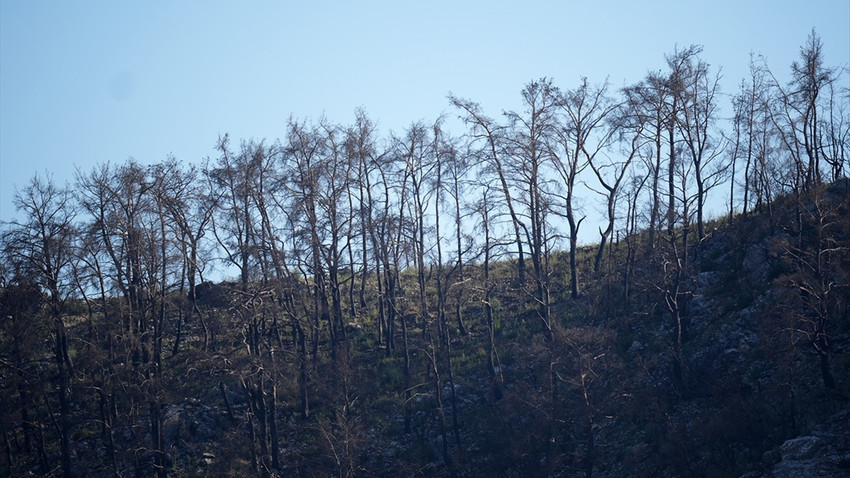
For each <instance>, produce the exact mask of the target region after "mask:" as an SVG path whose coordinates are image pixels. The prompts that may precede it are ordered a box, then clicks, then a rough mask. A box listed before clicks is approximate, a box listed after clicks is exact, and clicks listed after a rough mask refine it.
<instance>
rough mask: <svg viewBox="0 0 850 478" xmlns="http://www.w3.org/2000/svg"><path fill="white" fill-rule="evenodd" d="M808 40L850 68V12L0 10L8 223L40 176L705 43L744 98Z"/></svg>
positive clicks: (402, 6)
mask: <svg viewBox="0 0 850 478" xmlns="http://www.w3.org/2000/svg"><path fill="white" fill-rule="evenodd" d="M812 28H815V29H816V30H817V32H818V34H819V35H820V36H821V38H822V40H823V43H824V51H825V56H826V61H827V63H828V65H831V66H839V65H847V64H848V63H850V2H848V0H817V1H813V2H799V1H793V2H792V1H787V0H779V1H777V0H773V1H747V0H735V1H726V0H723V1H711V2H706V1H704V0H701V1H685V0H679V1H666V2H653V1H645V2H639V1H634V0H632V1H590V0H586V1H583V2H575V1H535V0H530V1H529V0H524V1H522V2H520V1H514V2H500V1H494V0H489V1H461V0H454V1H442V0H439V1H435V0H432V1H428V2H407V1H386V2H377V1H358V2H354V1H309V2H307V1H303V2H295V1H268V2H260V1H245V2H234V1H227V2H224V1H180V2H170V1H169V2H165V1H149V2H123V1H122V2H116V1H100V2H95V1H83V2H71V1H62V2H60V1H56V2H35V1H25V0H0V220H8V219H10V218H11V217H12V215H13V214H14V209H13V206H12V194H13V191H14V188H15V187H16V186H17V187H19V188H20V187H23V186H24V185H25V184H26V183H27V181H28V180H29V178H31V177H32V176H33V174H35V173H36V172H39V173H40V174H43V173H44V172H45V171H49V172H51V173H52V174H53V176H54V179H55V180H56V181H58V182H60V183H63V182H66V181H67V182H70V183H72V182H73V181H74V171H75V168H77V167H78V168H81V169H83V170H85V171H88V170H89V169H91V168H92V167H93V166H94V165H95V164H98V163H101V162H106V161H113V162H121V161H124V160H125V159H127V158H128V157H131V156H132V157H134V158H136V159H137V160H138V161H140V162H142V163H150V162H156V161H161V160H163V159H165V158H166V157H167V155H168V154H173V155H174V156H175V157H177V159H179V160H182V161H184V162H195V161H200V160H201V159H202V158H204V157H206V156H214V155H215V152H214V150H213V146H214V145H215V142H216V139H217V138H218V136H219V134H223V133H230V135H231V137H233V138H237V139H239V138H256V139H262V138H268V139H269V140H272V139H274V138H278V137H280V136H281V135H282V132H283V131H284V125H285V122H286V120H287V118H288V117H289V116H290V115H294V116H295V117H298V118H305V117H310V118H317V117H319V116H321V115H323V114H324V115H325V116H326V117H327V118H328V119H330V120H332V121H336V122H341V123H347V122H350V121H351V120H352V119H353V117H354V110H355V109H356V108H357V107H363V108H365V110H366V111H367V112H368V113H369V115H370V116H371V117H372V118H373V119H375V120H377V121H378V123H379V127H380V128H381V131H382V133H384V135H386V133H388V132H389V131H390V130H393V131H401V130H402V129H403V128H404V127H405V126H407V125H408V124H409V123H410V122H412V121H416V120H418V119H426V120H433V119H435V118H436V117H437V116H438V115H439V114H440V113H442V112H452V111H451V109H450V108H449V105H448V103H447V101H446V95H447V94H448V93H449V92H453V93H454V94H456V95H458V96H462V97H467V98H471V99H473V100H475V101H477V102H479V103H481V104H482V106H483V107H484V108H485V109H486V110H487V111H488V112H489V113H491V114H492V115H498V114H499V112H500V111H502V110H506V109H514V108H517V107H518V102H519V92H520V90H521V89H522V87H523V86H524V84H525V83H527V82H528V81H529V80H532V79H536V78H540V77H543V76H547V77H551V78H553V79H554V81H555V83H556V84H557V85H558V86H560V87H561V88H572V87H574V86H576V85H577V83H578V81H579V78H580V77H581V76H587V77H588V78H589V79H590V80H591V82H594V83H595V82H602V81H604V80H605V78H606V77H607V78H609V79H610V82H611V83H612V84H613V85H614V86H622V85H624V84H626V83H633V82H636V81H638V80H640V79H641V78H642V77H643V76H644V75H645V73H646V72H647V71H650V70H658V69H661V68H662V67H663V64H664V54H665V53H669V52H671V51H672V50H673V49H674V48H675V47H676V46H677V45H678V46H679V47H682V46H688V45H690V44H701V45H703V46H704V52H703V58H704V59H705V60H706V61H708V62H709V63H710V64H711V65H712V66H713V67H722V68H723V73H724V80H723V81H722V85H723V88H724V90H725V91H726V92H734V90H735V89H736V87H737V84H738V83H739V82H740V80H741V78H742V77H744V76H745V75H746V74H747V66H748V62H749V54H750V52H751V51H752V52H756V53H762V54H764V55H765V56H766V57H767V58H768V63H769V65H770V67H771V69H772V70H773V71H774V72H775V73H776V74H777V76H778V77H780V78H782V79H784V78H787V73H788V70H789V66H790V64H791V62H792V61H793V60H794V59H796V57H797V54H798V52H799V47H800V45H802V44H803V43H804V42H805V40H806V37H807V35H808V34H809V32H810V31H811V29H812ZM844 78H845V79H846V78H847V76H845V77H844ZM453 132H454V133H455V134H460V133H461V131H453Z"/></svg>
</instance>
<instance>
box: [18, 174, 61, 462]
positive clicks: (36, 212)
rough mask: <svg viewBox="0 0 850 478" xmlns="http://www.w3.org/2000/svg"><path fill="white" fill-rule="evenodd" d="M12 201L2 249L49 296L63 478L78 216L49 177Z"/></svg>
mask: <svg viewBox="0 0 850 478" xmlns="http://www.w3.org/2000/svg"><path fill="white" fill-rule="evenodd" d="M13 202H14V204H15V208H16V209H17V210H18V211H19V212H20V213H21V214H22V219H21V220H14V221H12V222H11V223H10V228H9V230H8V231H7V232H6V234H5V235H4V238H3V242H4V245H5V250H4V252H5V253H6V254H7V255H8V256H9V258H11V260H12V261H14V262H16V263H17V264H19V266H20V267H22V268H24V269H28V270H29V271H30V274H31V276H32V277H33V279H34V280H35V281H36V283H37V284H38V286H39V287H40V288H42V290H44V291H45V292H46V294H47V305H48V310H49V314H50V318H51V320H52V322H53V355H54V358H55V360H54V362H55V364H56V379H55V380H56V382H55V387H56V390H57V395H58V401H59V415H58V430H57V431H58V434H59V450H60V455H61V461H60V465H61V470H62V476H65V477H70V476H73V471H72V468H71V437H70V435H71V405H70V403H69V391H70V390H69V388H70V379H71V376H72V375H73V373H74V367H73V363H72V362H71V355H70V353H69V347H68V334H67V331H66V328H65V317H64V314H65V307H64V304H65V300H66V298H67V295H68V293H69V289H70V287H71V281H70V275H69V271H70V270H71V261H72V259H73V254H72V247H73V242H74V237H75V232H74V231H75V227H74V218H75V216H76V214H77V211H76V208H75V205H74V203H73V198H72V195H71V191H70V189H69V188H67V187H64V188H63V187H60V186H57V185H56V184H55V183H54V182H53V179H52V178H51V177H50V176H48V177H47V178H41V177H39V176H38V175H36V176H34V177H33V178H32V179H31V180H30V182H29V184H27V186H26V187H24V189H23V190H22V191H17V192H16V193H15V195H14V198H13Z"/></svg>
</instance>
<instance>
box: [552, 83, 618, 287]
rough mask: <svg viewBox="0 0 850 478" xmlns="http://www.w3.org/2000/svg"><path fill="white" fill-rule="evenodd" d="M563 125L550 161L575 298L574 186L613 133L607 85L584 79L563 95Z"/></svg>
mask: <svg viewBox="0 0 850 478" xmlns="http://www.w3.org/2000/svg"><path fill="white" fill-rule="evenodd" d="M561 105H562V110H563V115H564V116H563V122H562V123H561V125H560V128H559V130H558V148H557V150H554V148H553V158H554V161H555V167H556V169H557V171H558V175H559V176H560V178H561V181H562V183H563V184H562V186H563V196H562V200H563V203H564V213H563V214H564V216H565V217H566V218H567V225H568V226H569V242H570V251H569V255H570V294H571V295H572V297H573V298H577V297H578V294H579V289H580V288H579V271H578V260H577V256H576V254H577V253H578V233H579V228H580V227H581V222H582V221H583V220H584V217H579V211H578V209H577V204H576V203H577V197H576V186H577V181H578V176H579V174H580V173H581V172H582V171H583V170H584V169H585V168H586V167H587V165H588V164H589V163H590V162H592V161H593V160H594V158H596V156H597V155H598V154H599V153H600V152H601V151H602V150H603V149H604V148H605V147H606V146H607V145H608V144H609V142H610V141H611V138H612V135H613V132H614V130H613V129H610V128H608V129H606V128H605V126H606V120H607V118H608V117H609V115H611V114H612V113H613V112H614V111H615V109H616V104H615V103H614V102H613V101H612V100H611V98H610V97H609V96H608V84H607V83H605V84H602V85H600V86H593V85H591V84H590V83H589V82H588V81H587V78H582V80H581V84H580V85H579V86H578V87H576V88H575V89H572V90H569V91H566V92H564V97H563V100H562V102H561Z"/></svg>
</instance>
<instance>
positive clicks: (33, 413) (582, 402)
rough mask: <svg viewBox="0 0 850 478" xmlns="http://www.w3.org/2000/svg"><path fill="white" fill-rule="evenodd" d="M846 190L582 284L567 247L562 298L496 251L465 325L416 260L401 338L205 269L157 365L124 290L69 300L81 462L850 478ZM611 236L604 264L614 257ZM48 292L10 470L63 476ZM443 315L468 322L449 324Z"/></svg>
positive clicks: (11, 415)
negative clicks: (423, 288) (423, 280)
mask: <svg viewBox="0 0 850 478" xmlns="http://www.w3.org/2000/svg"><path fill="white" fill-rule="evenodd" d="M848 201H850V195H848V190H847V183H846V182H844V183H841V184H838V185H834V186H832V187H830V188H827V189H823V190H821V191H818V192H817V193H816V194H813V195H811V196H807V200H806V201H805V202H802V201H799V202H798V201H792V200H790V199H786V200H784V201H780V202H776V203H774V204H772V205H771V206H770V208H765V209H764V210H763V211H761V212H759V213H754V214H750V215H748V216H747V217H736V218H735V219H734V220H733V221H732V222H731V223H730V222H725V221H718V222H716V223H715V224H712V225H711V227H709V228H708V231H709V232H708V233H707V234H706V237H705V238H703V239H702V240H698V239H697V238H695V237H693V231H691V233H690V235H689V236H688V237H689V242H688V243H687V244H685V243H684V242H683V240H684V237H685V234H684V233H683V231H671V232H668V233H665V234H666V236H665V238H664V239H661V240H659V241H658V242H657V244H647V242H646V241H647V238H646V236H645V235H641V236H639V237H632V238H629V240H628V241H624V240H621V241H619V242H618V243H616V244H613V245H612V247H611V251H610V253H609V256H608V259H607V260H606V262H605V265H604V267H603V268H601V269H600V271H599V272H597V273H593V274H588V276H587V277H585V287H584V290H583V291H582V294H581V295H580V297H579V298H578V299H570V298H569V294H568V291H567V289H568V280H567V279H566V276H567V269H566V265H565V264H564V262H565V261H564V260H562V259H560V257H559V256H558V255H554V256H553V259H552V260H553V264H552V270H553V274H552V277H553V278H554V279H553V280H552V282H551V284H552V301H551V303H550V304H549V309H548V311H543V310H541V308H540V307H539V305H538V304H534V303H530V302H529V300H528V297H529V295H528V294H527V293H526V288H527V287H528V286H527V284H526V283H523V282H521V281H520V280H519V279H518V278H517V277H516V275H515V274H514V271H515V265H514V264H512V263H510V262H501V263H499V264H494V265H493V271H492V277H494V279H493V280H491V281H490V282H489V283H488V284H489V289H488V290H487V291H484V290H483V288H484V286H483V283H480V282H479V283H476V280H478V279H475V278H477V277H480V275H479V273H480V272H481V270H480V268H481V265H480V264H478V265H475V266H470V267H469V270H467V271H466V274H468V277H470V278H473V279H470V281H469V283H468V284H467V296H466V298H462V299H461V300H460V302H459V305H457V307H458V308H457V309H456V310H457V311H460V312H461V315H460V316H461V317H462V318H463V323H462V325H463V328H461V322H460V321H459V319H457V317H455V315H453V314H455V313H456V312H454V310H455V309H454V307H455V306H456V305H455V304H453V303H445V304H444V303H440V302H431V299H428V301H429V302H428V303H429V304H431V306H432V307H433V308H432V309H430V310H429V311H428V313H425V314H423V311H422V309H421V308H419V306H418V305H417V301H418V298H417V297H416V294H415V293H414V291H415V286H414V284H415V281H416V280H417V277H416V276H415V275H414V274H409V273H403V274H402V276H401V279H402V281H404V282H405V283H406V285H407V288H406V290H405V289H403V290H405V295H404V296H402V297H401V298H400V300H399V302H398V304H399V305H398V314H399V315H398V316H397V320H398V322H397V323H396V324H395V327H397V329H396V330H395V332H394V333H395V334H396V336H397V340H398V341H399V344H398V345H397V346H396V347H395V348H394V349H392V350H389V351H388V350H387V347H386V343H385V342H382V341H381V339H380V337H379V336H376V328H375V327H376V324H375V323H374V321H372V319H370V315H369V314H374V313H375V311H374V309H373V310H371V312H370V311H369V309H368V306H369V304H367V307H365V308H364V310H365V311H361V312H360V313H358V314H357V315H356V317H357V320H351V321H350V322H349V324H348V326H347V327H346V329H345V333H344V337H337V338H336V339H335V340H338V341H339V342H338V343H339V344H340V345H339V347H338V348H335V349H331V348H330V346H329V343H328V340H329V338H328V337H327V336H324V335H321V336H320V335H316V336H315V337H316V341H315V342H312V341H311V340H310V338H311V337H312V336H311V335H310V334H305V330H303V329H302V326H303V327H305V328H306V327H307V324H302V323H301V322H298V321H293V320H291V319H290V318H289V316H288V315H287V313H288V312H292V311H293V310H295V311H297V310H301V309H303V310H306V308H307V307H311V305H310V303H309V301H308V300H307V298H308V297H309V295H304V296H298V295H288V296H286V295H283V294H282V293H281V292H280V291H281V290H282V289H274V288H271V287H269V286H268V285H263V284H255V285H254V286H253V287H254V288H253V289H250V290H248V291H241V290H239V288H238V287H236V286H233V285H230V284H217V285H213V284H206V285H205V286H204V287H201V288H199V289H198V294H197V295H198V296H197V297H195V298H186V297H185V296H184V297H174V298H172V300H173V302H172V307H174V310H182V311H184V313H183V315H179V316H175V317H179V318H180V320H169V321H167V326H166V329H165V330H166V332H167V333H165V334H163V335H164V337H165V339H164V340H165V347H163V350H165V352H164V357H163V358H162V360H161V363H162V367H161V370H159V371H157V372H156V373H153V372H150V371H146V369H145V367H144V364H145V363H147V362H146V360H149V359H146V358H145V357H143V356H134V355H133V353H132V350H134V349H133V348H132V347H125V344H122V341H124V340H129V339H127V336H126V335H122V334H120V333H117V332H116V331H120V329H121V324H120V323H119V324H115V323H111V322H110V313H111V312H110V311H112V310H113V309H112V307H118V306H117V305H114V304H111V303H109V302H108V301H107V302H95V301H92V302H91V303H89V304H88V305H86V304H85V303H82V302H81V303H78V304H76V305H75V306H74V307H76V310H77V313H76V315H73V316H71V317H70V318H69V319H67V325H68V337H67V340H68V341H69V343H70V344H71V345H72V346H71V350H72V354H71V355H72V357H70V359H71V360H72V363H73V371H72V372H71V374H70V375H69V381H68V387H69V388H68V389H69V400H70V403H68V404H67V406H68V410H69V411H68V415H69V416H70V417H71V418H72V420H71V421H70V423H68V427H69V429H70V435H69V436H70V441H71V449H72V450H73V452H72V456H71V460H72V466H73V469H74V470H76V473H77V474H78V475H79V476H128V475H134V476H151V475H153V474H155V473H161V474H167V475H169V476H252V475H264V476H387V477H396V476H468V477H473V476H517V477H518V476H588V477H589V476H598V477H620V476H632V477H658V476H671V477H672V476H682V477H684V476H688V477H694V476H704V477H728V476H746V477H748V478H756V477H786V476H787V477H791V476H794V477H808V476H846V475H847V474H850V411H848V395H850V315H848V314H850V308H848V299H850V287H848V285H850V253H848V247H850V208H848V206H849V205H850V202H848ZM662 235H663V234H662ZM592 252H595V251H587V253H586V254H584V255H583V256H582V260H583V261H585V263H584V264H583V266H584V268H583V270H591V269H592V264H591V262H592V260H593V257H592V256H593V254H592ZM432 274H435V272H433V269H432ZM429 287H432V286H431V285H429ZM485 293H486V295H484V294H485ZM27 294H28V292H27V291H26V290H24V289H22V288H21V287H11V286H10V287H6V288H5V289H4V290H3V308H4V310H3V316H4V317H8V319H7V320H6V322H4V328H3V331H2V334H3V335H2V340H3V350H7V351H9V352H7V353H4V355H3V357H4V358H3V360H4V363H3V366H4V371H3V375H2V386H3V391H4V392H3V408H4V410H6V413H5V415H4V418H3V421H2V430H3V436H4V448H3V450H4V451H3V459H2V463H0V474H3V475H10V476H52V475H57V474H58V473H59V466H58V465H57V463H58V460H59V456H58V453H59V452H58V444H57V443H58V438H57V436H58V433H59V430H60V429H61V426H62V425H61V423H58V422H57V421H56V419H55V417H56V416H57V415H56V413H57V411H56V410H54V409H52V408H50V406H51V404H52V403H54V399H53V397H54V395H53V394H55V393H56V392H55V389H53V388H52V386H51V383H52V379H53V377H52V376H51V375H49V371H50V370H52V369H53V367H54V366H53V365H52V364H51V362H50V361H49V360H50V359H51V357H52V355H51V354H50V353H49V352H50V348H49V347H50V341H49V335H48V333H49V331H50V328H49V325H50V323H49V322H47V321H44V322H41V323H39V322H38V321H37V320H36V319H33V320H31V321H30V322H25V321H23V320H21V319H22V318H26V317H29V318H37V317H39V310H41V309H40V308H41V307H45V306H44V305H41V304H33V303H31V301H27V300H25V298H26V297H28V295H27ZM287 297H288V298H289V300H291V299H292V298H293V297H295V298H297V297H302V298H303V299H304V300H305V302H304V303H303V304H302V303H291V304H286V303H284V301H285V300H286V298H287ZM448 297H455V296H452V295H451V294H449V295H448ZM485 297H488V298H489V300H488V301H487V302H486V304H485V303H484V302H483V300H484V298H485ZM371 304H372V305H374V303H371ZM486 305H489V306H490V307H489V312H490V314H491V315H490V317H491V318H490V319H488V310H487V309H488V308H487V307H486ZM441 308H445V309H447V310H449V312H445V311H443V310H442V309H441ZM547 313H548V314H550V315H549V317H551V320H549V321H548V322H547V321H546V320H543V319H542V318H543V317H545V314H547ZM440 314H445V315H443V317H449V318H451V319H450V320H446V321H445V323H444V324H440V323H439V320H438V318H439V317H441V315H440ZM34 324H35V325H34ZM39 324H40V325H39ZM36 325H37V327H36ZM175 328H178V329H177V331H176V333H175ZM168 337H178V338H177V339H169V338H168ZM142 340H144V339H142ZM402 341H403V345H402V343H401V342H402ZM45 344H46V345H45ZM27 347H28V348H27ZM124 350H127V351H129V352H127V353H124V352H122V351H124ZM39 351H40V352H39ZM39 371H47V372H45V373H46V374H47V375H44V376H41V377H39V376H38V373H39ZM145 377H149V379H147V380H146V379H145ZM150 377H153V378H150ZM51 417H53V419H52V420H51ZM152 444H159V446H154V445H152ZM158 449H162V450H165V452H164V453H160V452H158V451H157V450H158Z"/></svg>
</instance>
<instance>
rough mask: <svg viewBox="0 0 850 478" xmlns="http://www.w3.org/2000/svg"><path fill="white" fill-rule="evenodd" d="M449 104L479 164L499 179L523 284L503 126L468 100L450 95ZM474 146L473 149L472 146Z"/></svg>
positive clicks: (519, 224) (517, 222)
mask: <svg viewBox="0 0 850 478" xmlns="http://www.w3.org/2000/svg"><path fill="white" fill-rule="evenodd" d="M449 101H450V102H451V103H452V105H454V106H455V107H456V108H458V109H459V110H461V118H462V119H463V121H464V123H466V125H467V126H468V127H469V132H468V133H467V137H468V139H469V141H470V142H471V143H473V144H475V145H478V148H477V152H476V156H478V157H479V158H480V161H481V162H482V164H484V165H486V166H487V169H489V170H490V171H491V172H494V173H495V175H496V177H497V178H498V180H499V186H500V191H501V193H502V195H503V197H504V200H505V201H504V202H505V206H506V207H507V209H508V214H509V215H510V218H511V226H512V228H513V232H514V238H515V241H516V247H517V275H518V279H519V282H520V283H524V282H525V254H524V252H523V244H522V243H523V241H522V236H523V234H522V232H521V229H522V222H521V220H520V216H519V214H518V212H517V210H516V204H515V203H516V201H515V200H514V199H513V196H514V194H513V193H512V191H511V186H510V184H509V180H508V171H507V170H506V168H505V166H504V160H503V156H504V138H505V127H504V126H502V125H500V124H498V123H497V122H496V121H494V120H493V119H492V118H490V117H488V116H486V115H484V113H483V112H482V111H481V106H479V105H478V103H474V102H472V101H470V100H466V99H462V98H458V97H456V96H453V95H450V96H449ZM473 147H474V146H473Z"/></svg>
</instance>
